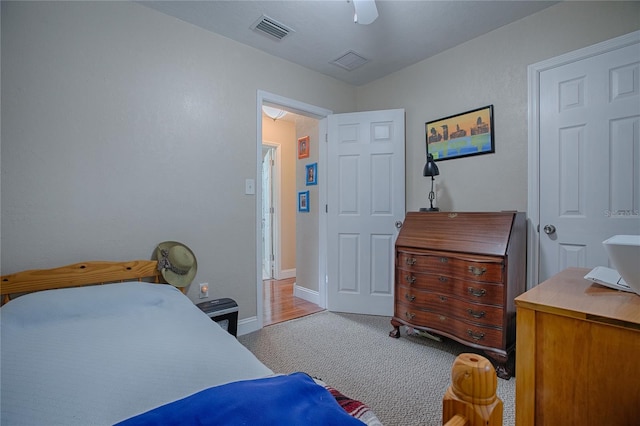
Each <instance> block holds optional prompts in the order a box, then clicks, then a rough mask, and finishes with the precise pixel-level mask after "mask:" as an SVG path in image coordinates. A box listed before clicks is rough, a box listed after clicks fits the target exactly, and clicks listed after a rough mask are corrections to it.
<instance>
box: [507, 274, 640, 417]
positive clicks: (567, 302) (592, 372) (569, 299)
mask: <svg viewBox="0 0 640 426" xmlns="http://www.w3.org/2000/svg"><path fill="white" fill-rule="evenodd" d="M587 272H589V269H584V268H569V269H566V270H564V271H562V272H560V273H559V274H557V275H555V276H553V277H551V278H549V279H548V280H547V281H545V282H543V283H541V284H539V285H538V286H536V287H534V288H532V289H531V290H529V291H527V292H526V293H524V294H522V295H520V296H519V297H517V298H516V308H517V312H518V317H517V326H518V336H517V343H516V348H517V351H518V356H517V358H516V424H517V425H518V426H533V425H549V426H555V425H560V424H562V425H581V426H604V425H606V426H631V425H637V424H640V296H638V295H637V294H635V293H627V292H623V291H618V290H612V289H609V288H607V287H603V286H600V285H598V284H593V283H591V282H590V281H587V280H586V279H584V276H585V275H586V274H587Z"/></svg>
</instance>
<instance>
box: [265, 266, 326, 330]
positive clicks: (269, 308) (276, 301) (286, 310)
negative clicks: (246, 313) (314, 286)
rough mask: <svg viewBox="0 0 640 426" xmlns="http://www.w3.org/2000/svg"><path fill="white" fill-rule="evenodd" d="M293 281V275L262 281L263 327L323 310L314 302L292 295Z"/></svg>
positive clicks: (294, 280)
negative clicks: (282, 278)
mask: <svg viewBox="0 0 640 426" xmlns="http://www.w3.org/2000/svg"><path fill="white" fill-rule="evenodd" d="M295 282H296V279H295V277H294V278H287V279H284V280H264V281H263V282H262V283H263V287H262V288H263V292H262V297H263V307H264V312H263V325H264V326H265V327H266V326H268V325H272V324H277V323H279V322H283V321H288V320H292V319H295V318H300V317H303V316H305V315H309V314H313V313H316V312H320V311H323V310H324V309H322V308H320V307H319V306H318V305H316V304H315V303H311V302H308V301H306V300H304V299H301V298H299V297H294V295H293V286H294V284H295Z"/></svg>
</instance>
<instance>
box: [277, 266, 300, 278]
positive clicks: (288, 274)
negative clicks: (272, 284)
mask: <svg viewBox="0 0 640 426" xmlns="http://www.w3.org/2000/svg"><path fill="white" fill-rule="evenodd" d="M295 277H296V268H293V269H283V270H281V271H280V272H279V273H278V279H279V280H286V279H287V278H295Z"/></svg>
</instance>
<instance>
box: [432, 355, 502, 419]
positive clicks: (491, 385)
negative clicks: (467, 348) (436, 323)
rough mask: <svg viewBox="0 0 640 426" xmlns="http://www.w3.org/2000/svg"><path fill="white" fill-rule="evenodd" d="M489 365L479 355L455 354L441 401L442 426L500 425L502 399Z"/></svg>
mask: <svg viewBox="0 0 640 426" xmlns="http://www.w3.org/2000/svg"><path fill="white" fill-rule="evenodd" d="M497 389H498V379H497V376H496V370H495V368H493V365H492V364H491V362H490V361H489V360H488V359H487V358H485V357H483V356H480V355H477V354H471V353H464V354H460V355H458V357H457V358H456V360H455V361H454V362H453V366H452V367H451V386H449V388H448V389H447V391H446V393H445V394H444V397H443V398H442V424H443V425H445V426H481V425H482V426H502V409H503V405H502V400H501V399H500V398H498V396H497V395H496V390H497Z"/></svg>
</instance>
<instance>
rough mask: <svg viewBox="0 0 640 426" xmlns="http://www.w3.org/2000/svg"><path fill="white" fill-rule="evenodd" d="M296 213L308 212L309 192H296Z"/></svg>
mask: <svg viewBox="0 0 640 426" xmlns="http://www.w3.org/2000/svg"><path fill="white" fill-rule="evenodd" d="M298 211H299V212H308V211H309V191H301V192H298Z"/></svg>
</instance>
